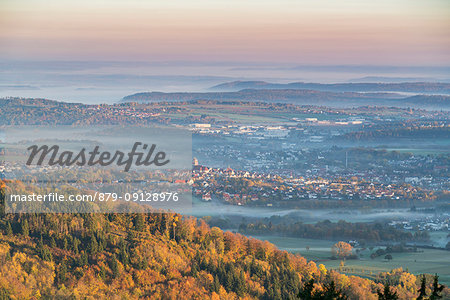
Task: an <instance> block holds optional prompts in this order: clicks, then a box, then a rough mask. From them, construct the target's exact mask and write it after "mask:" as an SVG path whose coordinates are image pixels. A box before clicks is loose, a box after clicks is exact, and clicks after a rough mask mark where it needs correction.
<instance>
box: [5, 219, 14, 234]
mask: <svg viewBox="0 0 450 300" xmlns="http://www.w3.org/2000/svg"><path fill="white" fill-rule="evenodd" d="M6 235H7V236H12V235H13V230H12V227H11V223H9V222H8V224H7V225H6Z"/></svg>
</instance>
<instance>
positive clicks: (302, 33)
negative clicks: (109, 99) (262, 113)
mask: <svg viewBox="0 0 450 300" xmlns="http://www.w3.org/2000/svg"><path fill="white" fill-rule="evenodd" d="M0 59H37V60H49V59H61V60H147V61H148V60H149V61H158V60H195V61H267V62H295V63H312V64H394V65H449V64H450V1H444V0H443V1H440V0H439V1H438V0H427V1H425V0H423V1H416V0H399V1H387V0H379V1H364V0H359V1H356V0H352V1H349V0H339V1H332V0H312V1H301V0H272V1H268V0H260V1H255V0H228V1H215V0H202V1H198V0H192V1H188V0H185V1H181V0H173V1H139V0H132V1H118V0H109V1H106V0H89V1H81V0H79V1H75V0H59V1H57V0H45V1H44V0H2V1H1V3H0Z"/></svg>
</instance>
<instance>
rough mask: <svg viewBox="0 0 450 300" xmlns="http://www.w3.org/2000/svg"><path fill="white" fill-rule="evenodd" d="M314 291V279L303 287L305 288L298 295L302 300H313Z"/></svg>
mask: <svg viewBox="0 0 450 300" xmlns="http://www.w3.org/2000/svg"><path fill="white" fill-rule="evenodd" d="M313 289H314V279H311V280H309V281H308V282H307V283H305V284H304V285H303V288H302V289H301V290H300V292H299V293H298V297H299V298H300V299H302V300H312V299H313Z"/></svg>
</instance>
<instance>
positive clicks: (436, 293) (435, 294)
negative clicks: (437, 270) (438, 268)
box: [430, 274, 444, 300]
mask: <svg viewBox="0 0 450 300" xmlns="http://www.w3.org/2000/svg"><path fill="white" fill-rule="evenodd" d="M443 289H444V286H443V285H441V284H439V276H437V274H436V275H434V281H433V290H432V291H431V295H430V300H436V299H441V298H442V295H441V293H442V290H443Z"/></svg>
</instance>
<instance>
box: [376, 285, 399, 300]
mask: <svg viewBox="0 0 450 300" xmlns="http://www.w3.org/2000/svg"><path fill="white" fill-rule="evenodd" d="M377 293H378V299H379V300H397V299H398V295H397V292H395V291H392V290H391V287H390V286H389V283H387V282H386V284H385V285H384V291H380V290H379V291H378V292H377Z"/></svg>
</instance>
